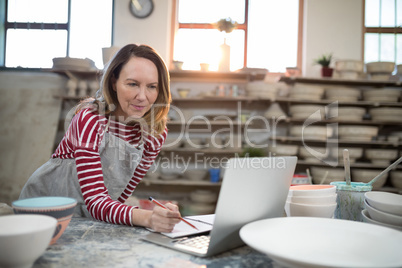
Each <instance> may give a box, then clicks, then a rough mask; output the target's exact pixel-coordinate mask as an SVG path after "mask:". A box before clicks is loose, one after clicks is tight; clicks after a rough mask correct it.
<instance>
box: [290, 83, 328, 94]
mask: <svg viewBox="0 0 402 268" xmlns="http://www.w3.org/2000/svg"><path fill="white" fill-rule="evenodd" d="M290 94H295V95H318V96H322V95H323V94H324V88H323V87H322V86H318V85H314V84H300V83H296V84H295V85H294V86H293V87H292V88H291V89H290Z"/></svg>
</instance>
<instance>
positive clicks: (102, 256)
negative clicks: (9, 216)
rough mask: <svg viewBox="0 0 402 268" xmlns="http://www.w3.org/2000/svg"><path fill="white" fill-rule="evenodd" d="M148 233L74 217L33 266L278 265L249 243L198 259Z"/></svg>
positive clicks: (161, 267) (236, 267) (159, 267)
mask: <svg viewBox="0 0 402 268" xmlns="http://www.w3.org/2000/svg"><path fill="white" fill-rule="evenodd" d="M148 233H149V231H148V230H146V229H145V228H141V227H129V226H123V225H114V224H108V223H104V222H99V221H95V220H92V219H87V218H73V219H72V220H71V222H70V224H69V225H68V227H67V229H66V230H65V232H64V233H63V235H62V236H61V237H60V238H59V240H58V241H57V242H56V243H55V244H53V245H51V246H49V247H48V249H47V250H46V252H45V253H44V254H43V255H42V256H41V257H40V258H39V259H38V260H37V261H36V262H35V264H34V266H33V267H34V268H39V267H74V268H77V267H87V268H90V267H113V268H114V267H157V268H167V267H180V268H181V267H183V268H184V267H185V268H195V267H199V268H201V267H202V268H206V267H208V268H211V267H216V268H218V267H219V268H222V267H227V268H229V267H230V268H241V267H247V268H248V267H253V268H254V267H273V268H275V267H279V265H277V264H275V263H273V262H272V261H271V259H269V258H268V257H267V256H266V255H264V254H262V253H259V252H257V251H255V250H253V249H252V248H250V247H248V246H243V247H240V248H237V249H234V250H231V251H228V252H225V253H222V254H219V255H216V256H214V257H211V258H200V257H195V256H192V255H189V254H185V253H181V252H178V251H175V250H171V249H168V248H164V247H161V246H157V245H154V244H152V243H148V242H144V241H142V240H140V238H141V237H142V236H144V235H146V234H148Z"/></svg>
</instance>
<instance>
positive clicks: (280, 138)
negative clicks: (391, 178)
mask: <svg viewBox="0 0 402 268" xmlns="http://www.w3.org/2000/svg"><path fill="white" fill-rule="evenodd" d="M270 139H271V140H276V141H281V142H286V141H293V142H303V141H304V142H312V143H313V142H317V143H339V144H356V145H387V146H393V147H399V146H402V143H401V142H398V143H395V142H390V141H356V140H339V139H333V138H328V139H322V140H318V139H302V138H301V137H290V136H276V137H270Z"/></svg>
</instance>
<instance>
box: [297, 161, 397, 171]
mask: <svg viewBox="0 0 402 268" xmlns="http://www.w3.org/2000/svg"><path fill="white" fill-rule="evenodd" d="M327 161H328V162H329V163H330V162H331V160H327ZM332 161H335V160H332ZM297 164H298V165H303V166H323V167H328V164H327V163H323V162H311V161H305V160H298V161H297ZM336 167H342V168H343V167H344V166H343V163H340V162H339V163H338V164H337V165H336ZM350 167H351V168H377V169H386V168H387V167H388V165H376V164H372V163H368V162H356V163H351V164H350ZM396 169H402V164H400V165H398V166H397V167H396Z"/></svg>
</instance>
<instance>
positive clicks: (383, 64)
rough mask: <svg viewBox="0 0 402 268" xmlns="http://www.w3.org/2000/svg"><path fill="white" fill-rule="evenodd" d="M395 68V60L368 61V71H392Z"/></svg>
mask: <svg viewBox="0 0 402 268" xmlns="http://www.w3.org/2000/svg"><path fill="white" fill-rule="evenodd" d="M394 69H395V62H390V61H377V62H369V63H366V71H367V72H368V73H392V72H393V71H394Z"/></svg>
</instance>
